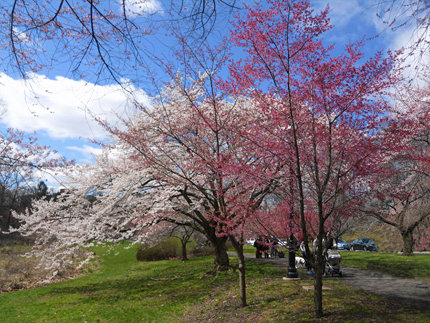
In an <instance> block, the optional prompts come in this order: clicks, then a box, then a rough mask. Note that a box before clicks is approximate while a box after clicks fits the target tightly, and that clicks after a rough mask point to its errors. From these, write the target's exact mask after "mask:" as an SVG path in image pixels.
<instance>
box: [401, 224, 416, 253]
mask: <svg viewBox="0 0 430 323" xmlns="http://www.w3.org/2000/svg"><path fill="white" fill-rule="evenodd" d="M400 234H401V235H402V239H403V253H402V256H412V255H413V250H412V248H413V246H414V236H413V233H412V230H405V231H401V232H400Z"/></svg>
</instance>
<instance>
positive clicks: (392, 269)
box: [341, 251, 430, 280]
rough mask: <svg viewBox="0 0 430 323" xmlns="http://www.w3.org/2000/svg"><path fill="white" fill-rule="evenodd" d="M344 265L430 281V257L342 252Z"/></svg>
mask: <svg viewBox="0 0 430 323" xmlns="http://www.w3.org/2000/svg"><path fill="white" fill-rule="evenodd" d="M341 254H342V265H343V266H347V267H354V268H361V269H368V270H373V271H379V272H382V273H387V274H390V275H393V276H397V277H403V278H414V279H423V280H430V255H425V254H416V255H414V256H412V257H403V256H402V255H400V254H395V253H378V252H359V251H357V252H352V251H341Z"/></svg>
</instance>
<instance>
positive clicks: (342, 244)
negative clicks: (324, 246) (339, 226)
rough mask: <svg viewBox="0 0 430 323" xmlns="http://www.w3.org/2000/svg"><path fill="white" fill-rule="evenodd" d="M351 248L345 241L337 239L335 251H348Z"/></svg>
mask: <svg viewBox="0 0 430 323" xmlns="http://www.w3.org/2000/svg"><path fill="white" fill-rule="evenodd" d="M350 248H351V245H350V244H349V243H348V242H346V241H345V240H343V239H341V238H339V239H337V249H338V250H349V249H350Z"/></svg>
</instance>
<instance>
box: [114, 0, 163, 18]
mask: <svg viewBox="0 0 430 323" xmlns="http://www.w3.org/2000/svg"><path fill="white" fill-rule="evenodd" d="M117 2H118V4H119V5H120V6H121V10H123V5H124V6H125V10H126V13H127V15H128V16H130V17H136V16H146V15H150V14H155V13H159V14H163V7H162V5H161V3H160V2H159V1H158V0H117Z"/></svg>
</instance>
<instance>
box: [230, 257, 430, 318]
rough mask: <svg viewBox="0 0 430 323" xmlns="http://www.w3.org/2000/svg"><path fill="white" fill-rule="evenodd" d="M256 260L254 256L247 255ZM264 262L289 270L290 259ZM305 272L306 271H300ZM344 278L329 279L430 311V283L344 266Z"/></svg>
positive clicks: (342, 268)
mask: <svg viewBox="0 0 430 323" xmlns="http://www.w3.org/2000/svg"><path fill="white" fill-rule="evenodd" d="M232 255H234V256H235V255H236V254H232ZM246 257H248V258H255V256H254V255H246ZM262 260H264V261H274V262H277V263H282V264H285V268H288V258H273V259H272V258H269V259H262ZM299 270H304V269H299ZM341 270H342V277H327V278H324V279H335V280H340V281H343V282H344V283H345V284H348V285H351V286H354V287H357V288H361V289H363V290H365V291H368V292H371V293H374V294H377V295H382V296H385V297H388V298H392V299H395V300H398V301H401V302H403V303H406V304H408V305H409V306H410V307H412V308H416V309H419V310H424V311H430V281H422V280H416V279H405V278H398V277H394V276H391V275H387V274H381V273H378V272H373V271H368V270H362V269H356V268H349V267H345V266H342V267H341Z"/></svg>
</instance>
